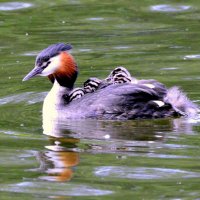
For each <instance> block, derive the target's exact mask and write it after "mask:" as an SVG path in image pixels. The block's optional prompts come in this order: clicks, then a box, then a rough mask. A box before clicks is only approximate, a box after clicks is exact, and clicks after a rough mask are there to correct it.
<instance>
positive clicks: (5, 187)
mask: <svg viewBox="0 0 200 200" xmlns="http://www.w3.org/2000/svg"><path fill="white" fill-rule="evenodd" d="M49 188H51V189H49ZM0 191H10V192H13V191H14V192H18V193H27V194H29V193H31V194H37V195H38V194H42V195H48V196H50V195H52V196H54V195H59V196H60V197H61V196H101V195H108V194H112V193H113V191H110V190H101V189H97V188H94V187H91V186H87V185H81V184H69V183H68V184H65V183H59V184H57V183H55V182H53V183H52V184H51V183H50V182H28V181H27V182H21V183H16V184H1V187H0Z"/></svg>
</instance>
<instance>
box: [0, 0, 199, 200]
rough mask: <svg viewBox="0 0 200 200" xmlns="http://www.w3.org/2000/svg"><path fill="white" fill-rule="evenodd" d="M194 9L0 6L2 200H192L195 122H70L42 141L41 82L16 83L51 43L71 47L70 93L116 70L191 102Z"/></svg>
mask: <svg viewBox="0 0 200 200" xmlns="http://www.w3.org/2000/svg"><path fill="white" fill-rule="evenodd" d="M199 13H200V3H199V2H197V1H194V0H190V1H187V2H183V3H182V2H180V1H173V2H172V1H168V2H167V3H166V2H164V3H163V2H161V1H157V0H150V1H149V0H148V1H146V0H145V1H138V0H136V1H127V0H125V1H119V0H117V1H101V2H99V1H96V0H93V1H91V0H68V1H65V0H59V1H56V2H55V1H51V0H50V1H48V3H47V1H43V0H40V1H39V0H34V1H28V0H27V1H23V2H20V1H18V2H17V1H16V2H11V1H2V2H1V3H0V30H1V31H0V58H1V59H0V84H1V89H0V113H1V114H0V116H1V117H0V143H1V144H0V163H1V165H0V173H1V178H0V192H1V199H11V198H14V199H27V197H28V199H58V198H62V199H69V198H70V197H72V199H122V198H125V199H133V198H135V199H199V197H200V192H199V183H200V181H199V180H200V170H199V169H200V164H199V158H200V154H199V152H200V151H199V150H200V149H199V146H200V133H199V132H200V131H199V130H200V123H199V119H186V118H181V119H162V120H136V121H127V122H125V121H117V122H116V121H95V120H86V121H81V120H74V121H71V120H69V121H68V122H66V123H64V124H59V125H58V126H57V127H56V129H55V131H53V132H51V133H49V134H47V135H44V134H43V130H42V119H41V115H42V113H41V110H42V101H43V99H44V97H45V95H46V94H47V91H48V90H49V89H50V87H51V83H50V82H49V81H48V80H47V79H45V78H35V79H32V80H30V81H29V82H26V83H22V81H21V80H22V78H23V77H24V76H25V75H26V74H27V73H28V72H29V71H30V70H31V69H32V68H33V66H34V61H35V56H36V55H37V53H38V52H39V51H40V50H42V49H43V48H45V47H47V46H48V45H50V44H52V43H57V42H67V43H71V44H72V45H73V51H72V53H73V55H74V56H75V58H76V61H77V63H78V65H79V70H80V73H79V78H78V80H77V83H76V86H81V84H82V83H83V82H84V80H86V79H87V78H88V77H99V78H104V77H105V76H107V75H108V73H109V71H110V70H112V69H113V68H114V67H116V66H121V65H122V66H125V67H127V68H128V70H129V71H130V72H131V73H132V74H133V76H136V77H137V78H141V79H142V78H153V79H157V80H159V81H161V82H163V83H164V84H166V85H167V86H168V87H170V86H172V85H179V86H180V87H181V88H182V89H183V90H184V91H185V92H187V94H188V96H189V97H190V98H191V99H192V100H193V101H195V102H196V103H197V104H199V100H200V99H199V97H200V92H199V88H200V80H199V79H200V76H199V61H200V60H199V58H200V56H199V55H200V53H199V52H200V49H199V44H200V35H199V32H200V28H199V19H200V14H199Z"/></svg>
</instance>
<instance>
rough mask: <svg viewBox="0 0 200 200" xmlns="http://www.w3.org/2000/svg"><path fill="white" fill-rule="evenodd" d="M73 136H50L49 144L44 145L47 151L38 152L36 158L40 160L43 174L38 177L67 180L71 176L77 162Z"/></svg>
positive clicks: (77, 154) (76, 140) (77, 155)
mask: <svg viewBox="0 0 200 200" xmlns="http://www.w3.org/2000/svg"><path fill="white" fill-rule="evenodd" d="M77 142H79V140H78V139H74V138H53V137H50V145H48V146H45V148H46V149H48V151H45V152H40V153H39V154H38V155H37V159H38V161H39V162H40V171H42V172H44V173H45V174H47V175H45V176H40V179H43V180H47V181H69V180H71V178H72V176H73V171H74V167H75V166H76V165H78V163H79V153H78V152H76V143H77Z"/></svg>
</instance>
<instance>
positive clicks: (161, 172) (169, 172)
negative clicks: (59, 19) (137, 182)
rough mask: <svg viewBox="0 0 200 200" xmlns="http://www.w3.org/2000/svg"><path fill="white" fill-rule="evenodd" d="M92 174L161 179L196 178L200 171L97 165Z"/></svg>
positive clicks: (199, 175)
mask: <svg viewBox="0 0 200 200" xmlns="http://www.w3.org/2000/svg"><path fill="white" fill-rule="evenodd" d="M94 174H95V175H96V176H101V177H110V176H112V177H115V178H123V179H124V178H128V179H163V178H165V179H166V178H196V177H200V173H196V172H191V171H184V170H180V169H169V168H150V167H135V168H131V167H118V166H103V167H97V168H96V169H95V172H94Z"/></svg>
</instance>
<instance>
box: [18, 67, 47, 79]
mask: <svg viewBox="0 0 200 200" xmlns="http://www.w3.org/2000/svg"><path fill="white" fill-rule="evenodd" d="M42 71H43V69H42V68H41V67H37V66H36V67H35V68H33V70H32V71H30V72H29V73H28V74H27V75H26V76H25V77H24V78H23V80H22V81H27V80H29V79H30V78H33V77H34V76H37V75H40V74H41V72H42Z"/></svg>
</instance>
